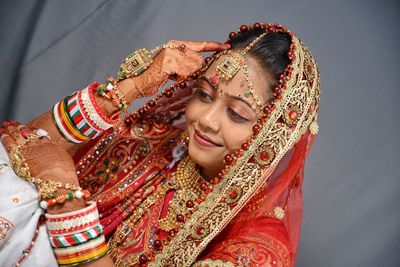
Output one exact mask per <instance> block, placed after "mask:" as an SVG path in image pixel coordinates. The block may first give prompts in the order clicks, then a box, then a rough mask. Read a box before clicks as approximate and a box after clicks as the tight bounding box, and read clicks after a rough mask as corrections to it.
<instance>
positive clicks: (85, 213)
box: [46, 201, 100, 236]
mask: <svg viewBox="0 0 400 267" xmlns="http://www.w3.org/2000/svg"><path fill="white" fill-rule="evenodd" d="M87 203H88V204H89V206H87V207H86V208H84V209H80V210H77V211H73V212H68V213H62V214H49V213H46V225H47V231H48V233H49V235H50V236H54V235H61V234H62V235H66V234H75V233H80V232H82V231H85V230H86V229H88V228H91V227H94V226H95V225H97V224H99V223H100V221H99V212H98V210H97V205H96V202H94V201H88V202H87Z"/></svg>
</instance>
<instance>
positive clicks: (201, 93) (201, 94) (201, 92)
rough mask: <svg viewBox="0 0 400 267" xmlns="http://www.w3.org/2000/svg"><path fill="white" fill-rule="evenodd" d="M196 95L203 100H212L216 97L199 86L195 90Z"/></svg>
mask: <svg viewBox="0 0 400 267" xmlns="http://www.w3.org/2000/svg"><path fill="white" fill-rule="evenodd" d="M195 94H196V96H197V97H198V98H199V99H200V100H201V101H203V102H207V103H208V102H211V101H213V100H214V99H213V98H212V96H210V95H209V94H208V93H207V92H206V91H205V90H203V89H201V88H197V89H196V91H195Z"/></svg>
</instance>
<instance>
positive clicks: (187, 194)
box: [158, 156, 205, 232]
mask: <svg viewBox="0 0 400 267" xmlns="http://www.w3.org/2000/svg"><path fill="white" fill-rule="evenodd" d="M174 178H175V179H176V187H175V189H176V191H175V193H174V197H173V198H172V200H171V201H170V202H169V207H168V213H167V215H166V216H165V217H164V218H162V219H159V220H158V225H159V228H160V229H161V230H163V231H165V232H169V231H171V230H174V229H179V228H181V226H183V224H184V223H185V221H186V219H187V218H188V217H189V216H190V215H191V213H193V211H194V209H195V205H196V203H197V201H196V200H198V199H202V198H203V197H204V196H205V193H204V191H203V190H201V189H200V187H199V179H200V178H201V176H200V173H199V171H198V170H197V169H196V163H195V162H194V161H193V160H191V159H190V158H189V156H186V157H185V158H184V159H182V161H181V162H180V164H179V166H178V168H177V170H176V175H174Z"/></svg>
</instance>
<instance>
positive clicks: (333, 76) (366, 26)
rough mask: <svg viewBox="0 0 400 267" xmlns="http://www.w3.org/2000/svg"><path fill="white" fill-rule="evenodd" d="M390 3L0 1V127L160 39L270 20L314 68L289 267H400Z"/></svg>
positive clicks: (209, 35)
mask: <svg viewBox="0 0 400 267" xmlns="http://www.w3.org/2000/svg"><path fill="white" fill-rule="evenodd" d="M399 15H400V5H399V3H398V2H396V1H372V0H371V1H345V0H340V1H339V0H330V1H322V0H302V1H300V0H297V1H295V0H287V1H282V0H281V1H267V0H264V1H261V0H259V1H249V0H247V1H217V0H214V1H211V0H208V1H199V0H198V1H188V0H187V1H184V0H182V1H178V0H177V1H163V0H152V1H122V0H121V1H99V0H87V1H78V0H74V1H71V0H70V1H61V0H59V1H28V0H26V1H15V0H10V1H0V38H1V41H0V48H1V49H0V63H1V69H0V78H1V82H0V92H1V96H0V97H1V98H0V120H3V119H9V118H14V119H16V120H19V121H21V122H27V121H29V120H30V119H32V118H34V117H36V116H38V115H39V114H40V113H42V112H45V111H47V110H49V108H50V107H51V106H52V104H54V103H55V102H56V101H57V100H58V99H60V98H61V97H63V96H65V95H67V94H69V93H71V92H72V91H75V90H78V89H80V88H82V87H84V86H85V85H87V84H88V83H89V82H91V81H94V80H100V81H102V80H104V79H105V78H106V77H107V76H108V75H113V74H115V71H116V70H117V68H118V66H119V63H120V61H121V59H123V58H124V57H125V56H126V55H128V54H129V53H130V52H131V51H133V50H136V49H138V48H141V47H147V48H152V47H155V46H156V45H158V44H160V43H163V42H165V41H167V40H169V39H208V40H219V41H224V40H225V38H226V36H227V34H228V33H229V32H230V31H232V30H233V29H236V28H237V27H239V26H240V25H241V24H250V23H253V22H255V21H270V22H280V23H282V24H284V25H287V26H288V27H289V28H290V29H291V30H292V31H294V32H296V33H297V34H298V35H299V36H300V37H301V38H302V39H303V40H304V41H305V43H306V44H307V45H308V46H309V47H310V49H311V51H312V52H313V54H314V55H315V57H316V59H317V61H318V63H319V66H320V70H321V85H322V88H321V114H320V120H319V122H320V135H319V137H318V139H317V142H316V143H315V147H314V149H313V151H312V152H311V154H310V157H309V159H308V163H307V168H306V176H305V182H304V187H303V192H304V220H303V227H302V237H301V242H300V246H299V253H298V258H297V264H296V266H301V267H309V266H311V267H314V266H400V253H399V249H400V220H399V218H400V208H399V203H398V202H399V200H400V198H399V196H398V195H399V193H400V175H399V173H398V171H395V167H399V166H400V156H399V151H400V142H399V140H398V138H399V136H400V135H399V129H400V119H399V116H400V112H399V104H398V103H399V99H400V98H399V96H400V93H399V84H400V74H399V73H398V72H399V71H398V66H399V59H400V56H399V55H400V53H399V40H400V38H399V36H398V34H399V32H400V31H399V29H398V28H399V26H400V23H399V21H400V19H399V17H400V16H399Z"/></svg>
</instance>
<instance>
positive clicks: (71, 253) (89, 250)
mask: <svg viewBox="0 0 400 267" xmlns="http://www.w3.org/2000/svg"><path fill="white" fill-rule="evenodd" d="M107 251H108V246H107V243H106V242H105V238H104V235H101V236H99V237H98V238H96V239H93V240H91V241H88V242H86V243H84V244H82V245H77V246H73V247H68V248H55V249H54V254H55V256H56V259H57V262H58V264H59V265H67V264H68V265H71V264H77V263H82V262H83V261H87V260H90V259H93V258H98V257H99V255H104V254H105V253H106V252H107Z"/></svg>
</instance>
